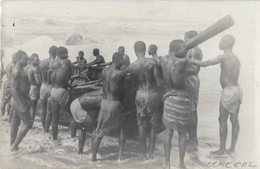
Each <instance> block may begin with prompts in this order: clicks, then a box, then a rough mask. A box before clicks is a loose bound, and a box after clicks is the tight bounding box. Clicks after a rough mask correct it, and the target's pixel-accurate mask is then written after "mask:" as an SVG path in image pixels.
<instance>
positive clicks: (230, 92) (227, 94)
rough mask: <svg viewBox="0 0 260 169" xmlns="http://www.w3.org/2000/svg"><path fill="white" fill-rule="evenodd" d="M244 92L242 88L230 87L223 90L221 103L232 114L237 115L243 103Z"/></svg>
mask: <svg viewBox="0 0 260 169" xmlns="http://www.w3.org/2000/svg"><path fill="white" fill-rule="evenodd" d="M242 98H243V92H242V89H241V87H240V86H228V87H225V88H224V89H223V90H222V93H221V99H220V103H221V104H222V105H223V106H224V107H225V108H226V109H227V110H228V111H229V112H230V113H237V112H238V109H239V106H240V104H241V103H242Z"/></svg>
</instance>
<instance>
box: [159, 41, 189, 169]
mask: <svg viewBox="0 0 260 169" xmlns="http://www.w3.org/2000/svg"><path fill="white" fill-rule="evenodd" d="M185 47H186V46H185V44H184V43H183V44H182V45H181V46H180V47H179V48H178V49H176V51H170V52H169V55H168V56H166V57H163V58H162V59H161V63H160V65H161V69H162V74H163V79H164V82H165V85H166V89H167V91H171V90H185V89H184V78H185V68H186V65H187V63H188V60H187V59H186V58H185V55H186V53H187V51H186V49H185ZM173 132H174V131H173V130H172V129H170V128H167V127H166V128H165V134H164V141H165V143H164V152H165V168H168V169H169V168H170V155H171V140H172V136H173ZM178 134H179V154H180V163H179V167H180V168H186V167H185V165H184V156H185V150H186V144H187V143H186V142H187V140H186V131H178Z"/></svg>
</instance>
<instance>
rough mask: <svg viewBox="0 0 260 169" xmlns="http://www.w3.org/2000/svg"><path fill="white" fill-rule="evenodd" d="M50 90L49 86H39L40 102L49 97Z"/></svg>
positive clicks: (44, 84)
mask: <svg viewBox="0 0 260 169" xmlns="http://www.w3.org/2000/svg"><path fill="white" fill-rule="evenodd" d="M51 89H52V85H51V84H46V83H43V84H42V85H41V89H40V98H41V99H42V100H44V99H46V98H48V97H50V96H51Z"/></svg>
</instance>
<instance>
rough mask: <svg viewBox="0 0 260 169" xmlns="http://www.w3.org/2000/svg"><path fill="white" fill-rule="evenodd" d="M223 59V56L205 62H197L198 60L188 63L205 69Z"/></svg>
mask: <svg viewBox="0 0 260 169" xmlns="http://www.w3.org/2000/svg"><path fill="white" fill-rule="evenodd" d="M224 59H225V56H224V55H219V56H218V57H216V58H214V59H210V60H206V61H198V60H194V59H191V60H190V63H192V64H194V65H198V66H201V67H207V66H211V65H216V64H219V63H221V62H222V61H223V60H224Z"/></svg>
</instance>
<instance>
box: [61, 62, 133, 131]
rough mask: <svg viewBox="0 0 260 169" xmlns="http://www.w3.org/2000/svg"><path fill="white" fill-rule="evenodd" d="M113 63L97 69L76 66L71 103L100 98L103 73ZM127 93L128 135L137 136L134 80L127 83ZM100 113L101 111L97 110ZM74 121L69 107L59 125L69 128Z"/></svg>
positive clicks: (74, 68) (125, 100)
mask: <svg viewBox="0 0 260 169" xmlns="http://www.w3.org/2000/svg"><path fill="white" fill-rule="evenodd" d="M110 64H111V63H106V64H102V65H98V66H95V67H91V68H89V67H87V66H74V67H73V73H74V75H73V76H72V77H73V78H74V82H73V83H74V84H73V85H74V86H75V87H73V88H72V89H70V90H69V92H70V100H69V104H68V105H70V104H71V102H72V101H73V100H74V99H76V98H78V97H80V96H82V95H85V96H86V97H88V96H89V95H91V96H94V97H95V96H96V97H100V95H102V80H101V72H102V70H103V69H104V68H105V67H106V66H108V65H110ZM90 73H94V75H90ZM86 75H87V76H86ZM125 87H126V89H125V91H126V97H125V99H124V101H123V107H124V112H125V114H126V126H127V132H128V133H129V134H128V135H137V121H136V107H135V94H136V90H137V86H136V85H135V84H134V82H133V80H131V79H129V80H128V81H127V82H126V83H125ZM97 111H99V110H97ZM71 119H72V116H71V113H70V109H69V106H68V107H67V108H66V109H64V110H63V111H62V112H61V114H60V120H59V124H61V125H66V126H69V123H70V121H71Z"/></svg>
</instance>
